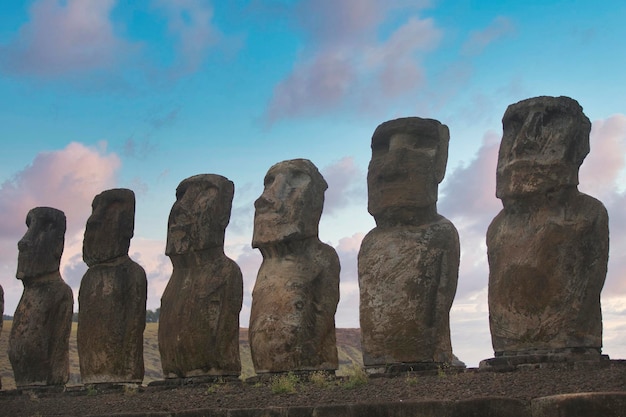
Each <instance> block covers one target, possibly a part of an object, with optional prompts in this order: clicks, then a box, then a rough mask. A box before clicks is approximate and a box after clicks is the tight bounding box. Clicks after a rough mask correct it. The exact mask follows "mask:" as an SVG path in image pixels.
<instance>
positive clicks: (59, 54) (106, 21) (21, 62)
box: [0, 0, 136, 78]
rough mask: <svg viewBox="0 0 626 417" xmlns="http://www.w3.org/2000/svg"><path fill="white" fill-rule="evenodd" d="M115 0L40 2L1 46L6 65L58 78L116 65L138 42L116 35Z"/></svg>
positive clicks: (13, 69)
mask: <svg viewBox="0 0 626 417" xmlns="http://www.w3.org/2000/svg"><path fill="white" fill-rule="evenodd" d="M115 3H116V1H115V0H67V1H60V0H38V1H36V2H34V3H33V4H32V6H31V8H30V10H29V17H30V20H29V21H28V22H27V23H25V24H24V25H23V26H22V27H21V28H20V30H19V33H18V35H17V37H16V38H14V39H13V40H12V41H11V42H10V43H9V44H6V45H2V46H0V57H2V58H0V67H2V68H4V70H6V71H8V72H10V73H14V74H21V75H34V76H38V77H43V78H48V77H58V76H65V75H71V74H75V73H81V72H85V71H91V70H100V69H110V68H112V67H114V66H115V65H116V64H117V63H118V62H120V61H123V60H124V59H125V58H126V57H128V56H129V55H130V54H131V53H132V52H133V51H134V50H135V48H136V47H135V46H133V45H132V44H130V43H128V42H126V41H125V40H123V39H121V38H120V37H119V36H117V35H116V33H115V31H114V27H113V24H112V23H111V21H110V14H111V10H112V8H113V7H114V5H115Z"/></svg>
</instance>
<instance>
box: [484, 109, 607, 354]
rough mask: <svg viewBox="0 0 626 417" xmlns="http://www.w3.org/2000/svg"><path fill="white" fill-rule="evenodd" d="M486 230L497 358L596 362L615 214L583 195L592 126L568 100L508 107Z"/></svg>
mask: <svg viewBox="0 0 626 417" xmlns="http://www.w3.org/2000/svg"><path fill="white" fill-rule="evenodd" d="M502 124H503V129H504V134H503V137H502V142H501V145H500V152H499V156H498V168H497V176H496V178H497V183H496V195H497V197H498V198H500V199H501V200H502V203H503V206H504V209H503V210H502V211H501V212H500V213H499V214H498V215H497V216H496V218H495V219H494V220H493V221H492V223H491V225H490V226H489V229H488V231H487V247H488V255H489V316H490V328H491V337H492V343H493V348H494V350H495V354H496V356H512V355H518V356H519V355H528V354H534V353H551V352H552V353H555V354H565V355H568V354H571V353H575V354H582V355H583V356H585V357H588V354H595V355H599V353H600V349H601V346H602V316H601V311H600V291H601V290H602V286H603V285H604V280H605V276H606V271H607V260H608V247H609V237H608V215H607V212H606V209H605V208H604V206H603V205H602V203H600V202H599V201H598V200H596V199H594V198H592V197H590V196H588V195H586V194H582V193H580V192H579V191H578V188H577V184H578V168H579V167H580V164H581V163H582V161H583V159H584V158H585V156H586V155H587V153H588V152H589V131H590V129H591V123H590V122H589V119H587V117H586V116H585V115H584V114H583V111H582V108H581V107H580V105H579V104H578V103H577V102H576V101H575V100H572V99H570V98H567V97H537V98H532V99H528V100H524V101H521V102H519V103H516V104H513V105H511V106H509V108H508V109H507V111H506V113H505V114H504V117H503V119H502Z"/></svg>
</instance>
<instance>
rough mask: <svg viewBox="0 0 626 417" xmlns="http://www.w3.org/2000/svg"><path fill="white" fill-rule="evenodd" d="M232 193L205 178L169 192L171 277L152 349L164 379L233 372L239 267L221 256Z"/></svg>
mask: <svg viewBox="0 0 626 417" xmlns="http://www.w3.org/2000/svg"><path fill="white" fill-rule="evenodd" d="M234 192H235V186H234V184H233V183H232V181H230V180H228V179H227V178H225V177H222V176H220V175H212V174H203V175H195V176H193V177H190V178H187V179H185V180H183V181H182V182H181V183H180V184H179V186H178V188H177V189H176V202H175V203H174V205H173V206H172V210H171V212H170V217H169V221H168V231H167V244H166V249H165V254H166V255H167V256H169V257H170V260H171V261H172V265H173V271H172V277H171V278H170V281H169V282H168V284H167V287H166V288H165V291H164V292H163V296H162V298H161V314H160V317H159V350H160V353H161V362H162V365H163V373H164V374H165V376H166V377H167V378H184V377H197V376H219V375H234V376H237V375H239V373H240V372H241V362H240V359H239V312H240V310H241V306H242V302H243V278H242V275H241V271H240V269H239V266H237V264H236V263H235V262H234V261H233V260H231V259H230V258H228V257H227V256H226V255H225V254H224V234H225V230H226V226H227V225H228V222H229V221H230V211H231V206H232V200H233V196H234Z"/></svg>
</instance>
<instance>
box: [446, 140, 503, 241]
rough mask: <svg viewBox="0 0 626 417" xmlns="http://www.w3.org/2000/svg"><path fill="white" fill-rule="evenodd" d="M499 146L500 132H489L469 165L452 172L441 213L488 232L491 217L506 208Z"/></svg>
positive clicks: (449, 176) (449, 175)
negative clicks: (500, 191) (499, 185)
mask: <svg viewBox="0 0 626 417" xmlns="http://www.w3.org/2000/svg"><path fill="white" fill-rule="evenodd" d="M499 148H500V136H499V135H498V134H497V133H495V132H487V133H486V134H485V135H484V136H483V143H482V146H481V147H480V149H479V150H478V152H477V154H476V157H475V158H474V159H473V160H472V161H471V162H470V163H469V164H468V165H466V166H461V167H458V168H456V169H455V170H454V171H452V172H451V173H449V174H448V178H446V179H445V181H444V183H443V185H442V188H441V191H440V201H439V203H438V207H439V212H440V213H442V214H443V215H445V216H449V218H450V219H451V220H454V221H455V222H457V223H463V224H467V225H468V226H470V227H474V228H478V229H481V230H482V229H484V231H485V232H486V230H487V226H488V225H489V223H490V222H491V219H493V217H494V216H495V215H496V214H498V212H499V211H500V209H501V208H502V204H501V203H500V200H498V199H497V198H496V165H497V162H498V150H499ZM457 227H458V226H457Z"/></svg>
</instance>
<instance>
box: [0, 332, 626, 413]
mask: <svg viewBox="0 0 626 417" xmlns="http://www.w3.org/2000/svg"><path fill="white" fill-rule="evenodd" d="M5 330H6V329H5ZM3 333H4V332H3ZM355 335H356V336H358V332H347V333H346V338H345V340H344V338H343V337H341V338H340V337H338V340H341V342H340V343H344V342H346V340H350V339H351V338H352V340H353V341H357V342H358V337H356V339H355ZM2 337H3V338H4V337H5V336H4V334H3V336H2ZM1 345H2V343H0V348H2V346H1ZM359 369H360V367H359V366H358V364H357V365H356V366H354V367H351V368H344V369H343V373H344V374H345V376H343V377H339V378H336V379H330V380H324V379H323V378H318V379H315V378H314V380H312V381H308V382H304V381H303V379H302V378H297V377H292V378H283V379H280V380H279V379H275V380H270V381H266V382H263V383H259V382H257V383H253V382H241V381H240V380H235V381H230V382H226V381H215V382H212V383H195V384H188V385H184V386H175V385H157V386H155V385H151V386H145V385H142V386H139V387H133V386H126V387H123V386H120V387H109V388H103V387H93V386H91V387H83V386H80V385H75V386H70V387H68V388H67V389H66V391H65V392H53V391H45V390H42V391H37V390H32V391H28V390H21V391H20V390H14V389H13V390H7V389H6V388H8V387H7V386H6V382H7V381H6V379H5V378H3V383H4V384H5V385H4V390H3V391H1V392H0V416H44V415H46V416H48V415H49V416H54V415H59V416H61V415H62V416H84V415H111V414H115V413H132V412H144V413H145V412H176V411H182V410H191V409H241V408H266V407H289V406H307V405H323V404H355V403H389V402H392V403H398V402H403V401H404V402H409V401H420V400H451V401H456V400H466V399H471V398H481V397H493V396H496V397H504V398H513V399H519V400H522V401H529V400H531V399H533V398H538V397H544V396H549V395H555V394H564V393H577V392H609V391H620V392H626V361H615V360H613V361H610V362H608V361H606V362H605V363H604V365H598V364H595V365H591V364H584V365H577V366H574V365H571V364H570V365H569V366H564V365H561V366H560V367H559V368H556V367H550V368H536V369H524V370H517V371H513V372H499V373H496V372H478V371H477V370H476V369H468V370H465V371H463V372H460V373H459V372H455V371H453V370H450V369H438V370H432V371H429V372H425V373H420V374H417V373H411V374H409V373H402V374H399V375H397V376H396V377H394V378H371V377H370V378H369V379H365V380H362V381H360V382H361V384H359V376H360V375H359V373H358V370H359ZM289 381H291V382H293V383H294V389H293V392H291V393H285V392H283V393H279V392H278V391H279V388H280V387H281V383H282V386H284V385H288V384H286V382H289Z"/></svg>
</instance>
